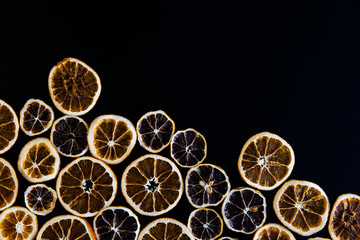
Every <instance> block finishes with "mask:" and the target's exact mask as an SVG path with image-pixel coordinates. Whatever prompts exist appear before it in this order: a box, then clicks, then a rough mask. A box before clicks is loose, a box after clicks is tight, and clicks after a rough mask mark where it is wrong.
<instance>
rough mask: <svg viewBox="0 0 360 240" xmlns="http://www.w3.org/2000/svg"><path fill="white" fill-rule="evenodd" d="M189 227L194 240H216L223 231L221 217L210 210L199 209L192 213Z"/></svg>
mask: <svg viewBox="0 0 360 240" xmlns="http://www.w3.org/2000/svg"><path fill="white" fill-rule="evenodd" d="M187 226H188V228H189V230H190V231H191V233H192V235H193V236H194V238H195V239H201V240H210V239H216V238H218V237H219V236H220V235H221V234H222V231H223V221H222V220H221V217H220V216H219V214H218V213H217V212H216V211H215V210H212V209H210V208H199V209H196V210H194V211H192V212H191V213H190V216H189V219H188V225H187Z"/></svg>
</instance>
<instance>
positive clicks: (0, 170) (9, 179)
mask: <svg viewBox="0 0 360 240" xmlns="http://www.w3.org/2000/svg"><path fill="white" fill-rule="evenodd" d="M18 191H19V181H18V178H17V176H16V172H15V170H14V168H13V167H12V165H11V164H10V163H9V162H8V161H6V160H5V159H3V158H0V211H2V210H4V209H6V208H8V207H10V206H12V205H13V204H14V203H15V201H16V198H17V195H18Z"/></svg>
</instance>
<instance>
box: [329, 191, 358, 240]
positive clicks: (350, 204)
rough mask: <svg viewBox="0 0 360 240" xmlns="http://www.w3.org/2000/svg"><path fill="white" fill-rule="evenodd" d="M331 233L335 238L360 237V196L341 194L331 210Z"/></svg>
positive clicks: (340, 239) (335, 239)
mask: <svg viewBox="0 0 360 240" xmlns="http://www.w3.org/2000/svg"><path fill="white" fill-rule="evenodd" d="M329 233H330V236H331V238H332V239H334V240H337V239H339V240H345V239H346V240H348V239H360V196H358V195H356V194H351V193H346V194H342V195H340V196H339V197H338V198H337V199H336V201H335V203H334V206H333V208H332V210H331V214H330V218H329Z"/></svg>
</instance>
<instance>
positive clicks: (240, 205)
mask: <svg viewBox="0 0 360 240" xmlns="http://www.w3.org/2000/svg"><path fill="white" fill-rule="evenodd" d="M221 211H222V215H223V219H224V222H225V224H226V226H227V227H228V228H229V229H230V230H232V231H235V232H241V233H245V234H251V233H254V232H255V231H256V230H257V229H259V228H260V227H261V226H262V225H263V224H264V223H265V220H266V199H265V197H264V196H263V195H262V194H261V193H260V192H259V191H257V190H254V189H252V188H245V187H239V188H236V189H233V190H231V191H230V193H229V194H228V195H227V196H226V198H225V200H224V203H223V206H222V209H221Z"/></svg>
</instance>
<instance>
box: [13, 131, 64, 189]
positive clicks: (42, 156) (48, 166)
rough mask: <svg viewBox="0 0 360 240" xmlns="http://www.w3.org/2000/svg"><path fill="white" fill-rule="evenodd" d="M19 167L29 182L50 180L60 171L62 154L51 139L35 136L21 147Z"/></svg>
mask: <svg viewBox="0 0 360 240" xmlns="http://www.w3.org/2000/svg"><path fill="white" fill-rule="evenodd" d="M18 169H19V172H20V173H21V175H22V176H23V177H24V178H25V179H26V180H28V181H29V182H33V183H37V182H44V181H48V180H51V179H54V178H55V177H56V175H57V174H58V172H59V169H60V156H59V154H58V152H57V151H56V149H55V148H54V146H53V145H52V144H51V142H50V140H49V139H47V138H42V137H40V138H35V139H33V140H31V141H29V142H28V143H27V144H26V145H25V146H24V147H23V148H22V149H21V152H20V154H19V159H18Z"/></svg>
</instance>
